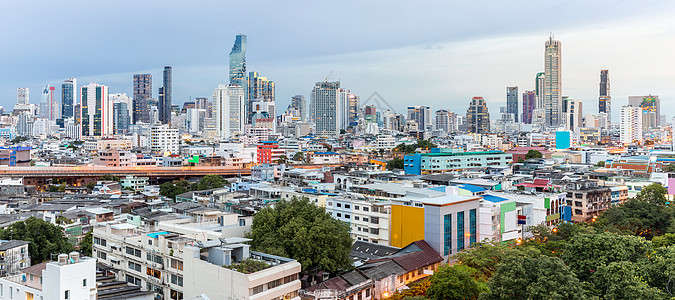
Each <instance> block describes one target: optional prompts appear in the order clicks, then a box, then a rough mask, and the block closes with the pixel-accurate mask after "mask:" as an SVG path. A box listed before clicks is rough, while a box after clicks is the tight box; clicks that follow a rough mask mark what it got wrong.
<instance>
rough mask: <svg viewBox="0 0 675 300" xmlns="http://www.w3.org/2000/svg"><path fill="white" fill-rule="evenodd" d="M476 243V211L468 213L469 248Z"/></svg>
mask: <svg viewBox="0 0 675 300" xmlns="http://www.w3.org/2000/svg"><path fill="white" fill-rule="evenodd" d="M475 243H476V209H475V208H474V209H472V210H470V211H469V246H473V245H474V244H475Z"/></svg>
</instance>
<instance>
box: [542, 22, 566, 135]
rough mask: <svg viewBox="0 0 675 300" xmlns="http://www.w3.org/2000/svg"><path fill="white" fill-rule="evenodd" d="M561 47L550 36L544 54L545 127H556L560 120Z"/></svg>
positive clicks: (560, 122)
mask: <svg viewBox="0 0 675 300" xmlns="http://www.w3.org/2000/svg"><path fill="white" fill-rule="evenodd" d="M561 50H562V46H561V44H560V41H556V40H554V39H553V35H551V36H550V37H549V39H548V41H546V50H545V52H544V113H545V116H546V122H545V123H546V124H545V125H546V126H547V127H558V126H560V125H561V124H562V123H563V120H562V115H561V114H562V70H561V67H562V65H561V62H562V54H561V53H562V52H561Z"/></svg>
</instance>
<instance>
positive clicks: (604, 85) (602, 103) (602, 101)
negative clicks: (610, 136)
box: [598, 70, 612, 124]
mask: <svg viewBox="0 0 675 300" xmlns="http://www.w3.org/2000/svg"><path fill="white" fill-rule="evenodd" d="M598 112H599V113H606V114H607V123H610V124H611V123H612V97H611V96H610V95H609V70H600V98H599V99H598Z"/></svg>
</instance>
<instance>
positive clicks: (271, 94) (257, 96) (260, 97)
mask: <svg viewBox="0 0 675 300" xmlns="http://www.w3.org/2000/svg"><path fill="white" fill-rule="evenodd" d="M246 80H247V84H246V86H247V89H248V90H247V93H246V116H247V121H248V122H249V123H250V122H251V114H252V112H253V109H252V103H253V102H259V101H266V102H274V101H275V93H276V92H275V89H274V81H272V80H268V79H267V77H262V76H260V74H258V72H249V73H248V77H247V79H246Z"/></svg>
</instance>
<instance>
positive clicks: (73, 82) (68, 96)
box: [61, 78, 77, 119]
mask: <svg viewBox="0 0 675 300" xmlns="http://www.w3.org/2000/svg"><path fill="white" fill-rule="evenodd" d="M76 103H77V79H75V78H69V79H66V80H64V81H63V83H62V84H61V117H62V118H64V119H65V118H72V117H73V116H74V115H75V104H76Z"/></svg>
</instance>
